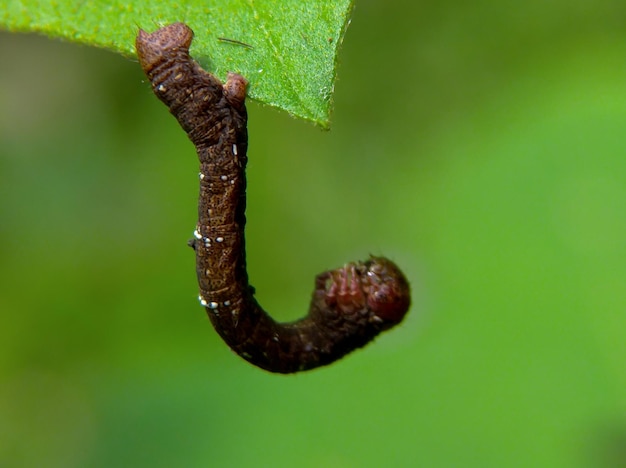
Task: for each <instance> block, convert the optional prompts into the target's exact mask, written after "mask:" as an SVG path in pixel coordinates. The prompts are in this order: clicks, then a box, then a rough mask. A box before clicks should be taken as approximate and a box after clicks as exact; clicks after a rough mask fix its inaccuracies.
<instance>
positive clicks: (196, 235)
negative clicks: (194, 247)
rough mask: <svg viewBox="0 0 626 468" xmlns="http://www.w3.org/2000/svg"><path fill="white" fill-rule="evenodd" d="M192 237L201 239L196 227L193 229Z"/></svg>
mask: <svg viewBox="0 0 626 468" xmlns="http://www.w3.org/2000/svg"><path fill="white" fill-rule="evenodd" d="M193 237H195V238H196V239H202V234H200V233H199V232H198V229H196V230H195V231H193Z"/></svg>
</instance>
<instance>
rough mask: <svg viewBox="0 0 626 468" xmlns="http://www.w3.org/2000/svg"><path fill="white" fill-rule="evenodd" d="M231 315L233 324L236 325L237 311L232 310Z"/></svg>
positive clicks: (237, 322)
mask: <svg viewBox="0 0 626 468" xmlns="http://www.w3.org/2000/svg"><path fill="white" fill-rule="evenodd" d="M231 315H232V316H233V325H234V326H235V327H237V325H239V311H238V310H233V311H232V312H231Z"/></svg>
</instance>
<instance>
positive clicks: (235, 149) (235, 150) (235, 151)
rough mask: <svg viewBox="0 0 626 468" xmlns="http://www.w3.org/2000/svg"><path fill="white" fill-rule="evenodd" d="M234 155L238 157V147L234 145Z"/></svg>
mask: <svg viewBox="0 0 626 468" xmlns="http://www.w3.org/2000/svg"><path fill="white" fill-rule="evenodd" d="M233 154H234V155H235V156H237V145H233Z"/></svg>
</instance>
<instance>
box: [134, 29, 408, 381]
mask: <svg viewBox="0 0 626 468" xmlns="http://www.w3.org/2000/svg"><path fill="white" fill-rule="evenodd" d="M192 39H193V32H192V30H191V29H190V28H189V27H188V26H186V25H185V24H183V23H174V24H171V25H169V26H165V27H163V28H161V29H159V30H157V31H156V32H154V33H151V34H148V33H146V32H144V31H142V30H140V31H139V34H138V36H137V41H136V48H137V55H138V56H139V62H140V64H141V67H142V68H143V70H144V72H145V73H146V75H147V76H148V78H149V80H150V83H151V85H152V90H153V91H154V93H155V94H156V96H157V97H158V98H159V99H160V100H161V101H163V102H164V103H165V104H166V105H167V107H168V108H169V110H170V112H171V113H172V114H173V115H174V116H175V117H176V119H178V122H179V123H180V125H181V127H182V128H183V129H184V130H185V132H186V133H187V135H188V136H189V139H190V140H191V141H192V142H193V144H194V145H195V147H196V151H197V153H198V157H199V159H200V197H199V204H198V224H197V226H196V229H195V231H194V238H193V239H192V240H191V241H190V245H191V246H192V247H193V248H194V250H195V254H196V271H197V276H198V283H199V286H200V296H199V299H200V303H201V304H202V305H203V306H204V307H205V308H206V311H207V313H208V316H209V318H210V320H211V322H212V323H213V326H214V327H215V330H216V331H217V332H218V333H219V334H220V336H221V337H222V338H223V339H224V341H225V342H226V343H227V344H228V345H229V346H230V347H231V348H232V349H233V350H234V351H235V352H236V353H237V354H239V355H240V356H241V357H243V358H244V359H246V360H247V361H249V362H251V363H252V364H254V365H256V366H259V367H261V368H263V369H266V370H268V371H271V372H279V373H291V372H298V371H302V370H308V369H313V368H315V367H319V366H323V365H326V364H329V363H331V362H333V361H335V360H337V359H339V358H341V357H343V356H345V355H346V354H348V353H349V352H351V351H353V350H354V349H356V348H360V347H362V346H364V345H365V344H367V343H368V342H369V341H371V340H372V339H373V338H374V337H375V336H376V335H378V334H379V333H380V332H381V331H383V330H386V329H389V328H391V327H393V326H394V325H396V324H398V323H400V321H402V319H403V318H404V315H405V314H406V312H407V311H408V309H409V306H410V290H409V284H408V282H407V280H406V278H405V276H404V274H403V273H402V272H401V271H400V269H399V268H398V267H397V266H396V265H395V264H394V263H393V262H391V261H390V260H388V259H386V258H384V257H370V258H369V259H368V260H365V261H362V262H352V263H348V264H347V265H345V266H344V267H342V268H338V269H336V270H331V271H327V272H324V273H321V274H319V275H317V277H316V279H315V290H314V291H313V297H312V299H311V304H310V308H309V312H308V314H307V315H306V317H304V318H302V319H300V320H297V321H295V322H292V323H277V322H275V321H274V320H273V319H272V318H271V317H270V316H269V315H268V314H267V313H266V312H265V311H264V310H263V309H262V308H261V306H260V305H259V304H258V303H257V301H256V300H255V298H254V288H253V287H252V286H250V284H249V283H248V273H247V271H246V253H245V241H244V226H245V223H246V218H245V209H246V178H245V168H246V162H247V149H248V134H247V113H246V107H245V97H246V96H245V95H246V86H247V81H246V80H245V78H243V77H242V76H241V75H238V74H235V73H229V74H228V79H227V80H226V83H224V84H222V83H221V82H220V81H219V80H218V79H217V78H216V77H214V76H213V75H211V74H209V73H207V72H205V71H204V70H202V68H200V66H199V65H198V64H197V63H196V62H195V61H194V60H193V59H192V58H191V57H190V56H189V46H190V45H191V41H192Z"/></svg>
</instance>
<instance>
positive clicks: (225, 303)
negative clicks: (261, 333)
mask: <svg viewBox="0 0 626 468" xmlns="http://www.w3.org/2000/svg"><path fill="white" fill-rule="evenodd" d="M224 305H225V306H226V307H228V306H229V305H230V301H224ZM236 312H237V311H235V310H233V315H235V314H236Z"/></svg>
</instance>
